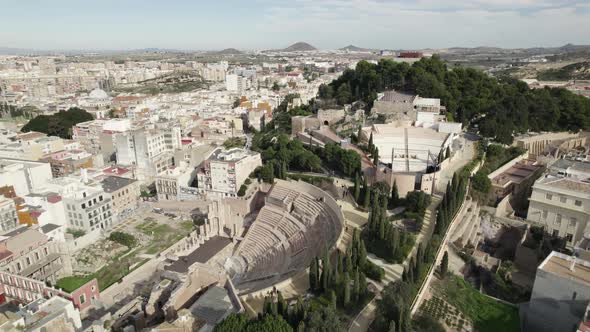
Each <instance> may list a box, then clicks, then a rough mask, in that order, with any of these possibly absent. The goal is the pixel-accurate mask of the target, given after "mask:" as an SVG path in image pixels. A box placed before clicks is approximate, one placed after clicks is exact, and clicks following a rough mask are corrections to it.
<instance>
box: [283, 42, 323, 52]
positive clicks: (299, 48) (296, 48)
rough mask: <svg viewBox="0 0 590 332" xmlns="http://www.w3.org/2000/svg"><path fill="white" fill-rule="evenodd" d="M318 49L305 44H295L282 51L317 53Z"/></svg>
mask: <svg viewBox="0 0 590 332" xmlns="http://www.w3.org/2000/svg"><path fill="white" fill-rule="evenodd" d="M317 50H318V49H317V48H315V47H313V46H311V45H309V44H308V43H305V42H298V43H295V44H293V45H291V46H289V47H287V48H284V49H282V50H281V51H283V52H308V51H317Z"/></svg>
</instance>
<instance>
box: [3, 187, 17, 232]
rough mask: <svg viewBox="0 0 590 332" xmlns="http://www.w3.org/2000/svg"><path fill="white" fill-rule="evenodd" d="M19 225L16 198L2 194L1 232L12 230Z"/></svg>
mask: <svg viewBox="0 0 590 332" xmlns="http://www.w3.org/2000/svg"><path fill="white" fill-rule="evenodd" d="M18 225H19V223H18V215H17V213H16V204H15V203H14V200H12V199H10V198H6V197H4V196H2V195H0V233H4V232H8V231H11V230H13V229H15V228H16V227H17V226H18Z"/></svg>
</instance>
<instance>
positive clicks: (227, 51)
mask: <svg viewBox="0 0 590 332" xmlns="http://www.w3.org/2000/svg"><path fill="white" fill-rule="evenodd" d="M217 54H221V55H238V54H242V52H241V51H239V50H236V49H235V48H226V49H224V50H221V51H219V52H217Z"/></svg>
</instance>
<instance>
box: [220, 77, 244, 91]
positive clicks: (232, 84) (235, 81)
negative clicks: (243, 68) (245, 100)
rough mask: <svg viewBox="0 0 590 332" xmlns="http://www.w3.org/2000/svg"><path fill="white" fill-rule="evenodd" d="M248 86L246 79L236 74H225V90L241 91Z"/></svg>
mask: <svg viewBox="0 0 590 332" xmlns="http://www.w3.org/2000/svg"><path fill="white" fill-rule="evenodd" d="M247 87H248V79H246V78H245V77H242V76H240V75H237V74H227V75H226V76H225V88H226V89H227V91H231V92H237V93H241V92H243V91H244V90H246V89H247Z"/></svg>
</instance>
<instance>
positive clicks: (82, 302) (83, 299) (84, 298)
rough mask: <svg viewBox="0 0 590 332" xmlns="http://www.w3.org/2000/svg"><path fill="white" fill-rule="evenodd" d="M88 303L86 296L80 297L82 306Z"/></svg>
mask: <svg viewBox="0 0 590 332" xmlns="http://www.w3.org/2000/svg"><path fill="white" fill-rule="evenodd" d="M84 302H86V296H84V294H82V295H80V304H84Z"/></svg>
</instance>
